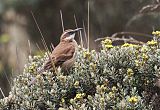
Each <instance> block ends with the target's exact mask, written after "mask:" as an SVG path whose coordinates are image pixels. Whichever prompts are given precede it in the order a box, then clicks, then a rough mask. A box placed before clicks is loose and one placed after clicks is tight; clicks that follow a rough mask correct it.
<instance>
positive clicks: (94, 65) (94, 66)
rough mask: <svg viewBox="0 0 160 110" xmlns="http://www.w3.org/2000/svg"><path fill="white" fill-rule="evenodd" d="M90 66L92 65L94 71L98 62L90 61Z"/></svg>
mask: <svg viewBox="0 0 160 110" xmlns="http://www.w3.org/2000/svg"><path fill="white" fill-rule="evenodd" d="M90 67H91V69H92V70H94V71H95V70H96V64H94V63H92V62H91V63H90Z"/></svg>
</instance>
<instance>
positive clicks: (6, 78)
mask: <svg viewBox="0 0 160 110" xmlns="http://www.w3.org/2000/svg"><path fill="white" fill-rule="evenodd" d="M4 75H5V77H6V79H7V81H8V83H9V86H10V87H11V86H12V85H11V82H10V80H9V78H8V75H7V73H6V71H5V70H4Z"/></svg>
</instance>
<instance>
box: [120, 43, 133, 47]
mask: <svg viewBox="0 0 160 110" xmlns="http://www.w3.org/2000/svg"><path fill="white" fill-rule="evenodd" d="M132 46H133V44H129V43H125V44H123V45H122V47H132Z"/></svg>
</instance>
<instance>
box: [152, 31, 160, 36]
mask: <svg viewBox="0 0 160 110" xmlns="http://www.w3.org/2000/svg"><path fill="white" fill-rule="evenodd" d="M152 34H153V35H156V36H160V31H153V32H152Z"/></svg>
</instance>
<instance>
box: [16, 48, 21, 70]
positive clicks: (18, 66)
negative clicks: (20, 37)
mask: <svg viewBox="0 0 160 110" xmlns="http://www.w3.org/2000/svg"><path fill="white" fill-rule="evenodd" d="M16 56H17V61H16V63H17V68H18V72H19V73H20V64H19V56H18V48H17V46H16Z"/></svg>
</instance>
